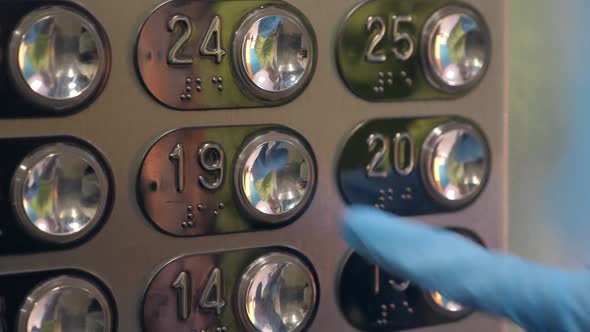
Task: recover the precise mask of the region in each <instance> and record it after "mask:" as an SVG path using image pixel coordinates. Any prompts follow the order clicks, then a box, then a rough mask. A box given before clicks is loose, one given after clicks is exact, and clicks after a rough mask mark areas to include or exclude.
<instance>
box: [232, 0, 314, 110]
mask: <svg viewBox="0 0 590 332" xmlns="http://www.w3.org/2000/svg"><path fill="white" fill-rule="evenodd" d="M234 53H235V56H236V57H237V59H235V60H236V65H237V66H238V68H237V71H238V72H239V73H240V74H241V78H242V80H243V85H244V86H245V87H246V88H247V90H248V91H249V92H250V94H252V95H254V96H255V97H258V98H261V99H266V100H270V101H274V100H280V99H288V98H290V97H292V96H295V94H297V93H298V92H300V91H301V89H302V88H304V87H305V85H306V84H307V80H308V78H309V76H310V73H311V71H312V63H313V57H314V56H315V50H314V43H313V35H312V32H311V28H309V27H308V25H307V24H306V23H304V22H303V20H302V19H301V18H300V17H299V16H298V15H296V14H295V13H293V12H291V11H287V10H285V9H283V8H278V7H272V6H270V7H264V8H260V9H257V10H255V11H253V12H252V13H250V14H249V16H247V18H246V19H245V20H244V22H243V23H242V25H241V26H240V28H239V29H238V31H237V33H236V38H235V40H234Z"/></svg>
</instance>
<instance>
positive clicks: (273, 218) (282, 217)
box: [233, 129, 317, 226]
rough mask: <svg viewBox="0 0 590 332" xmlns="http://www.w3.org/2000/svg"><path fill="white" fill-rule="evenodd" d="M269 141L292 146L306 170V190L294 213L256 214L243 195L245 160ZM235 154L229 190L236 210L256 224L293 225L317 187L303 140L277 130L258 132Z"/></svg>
mask: <svg viewBox="0 0 590 332" xmlns="http://www.w3.org/2000/svg"><path fill="white" fill-rule="evenodd" d="M269 141H284V142H288V143H290V144H292V145H293V146H294V147H295V148H296V149H297V150H299V152H300V153H301V155H302V156H303V158H304V159H305V162H306V163H307V165H308V167H309V182H308V187H309V189H307V190H306V192H305V194H304V195H303V197H302V198H301V201H300V202H299V203H298V204H297V206H296V207H295V208H294V209H292V210H290V211H288V212H285V213H281V214H266V213H262V212H260V211H258V209H256V208H255V207H254V206H252V204H251V203H250V201H249V200H248V198H247V197H246V193H245V192H244V188H243V186H242V182H243V178H244V172H243V171H244V167H245V164H246V162H247V160H248V158H249V157H250V155H251V154H252V153H253V152H254V151H256V149H258V147H259V146H260V145H262V144H264V143H266V142H269ZM239 151H240V153H239V155H238V156H237V157H236V158H235V163H234V166H233V190H234V196H235V198H236V200H237V202H238V203H239V204H237V205H238V207H239V209H240V210H241V211H243V212H244V213H245V214H246V216H247V217H249V218H250V219H253V220H255V221H257V222H261V223H265V224H270V225H275V226H281V225H282V224H284V223H288V222H290V221H293V220H294V219H296V218H297V217H299V216H300V215H301V214H302V213H303V212H304V211H305V210H306V209H307V207H308V206H309V204H310V203H311V201H312V200H313V197H314V195H315V190H316V187H317V165H316V160H315V156H314V154H313V151H312V149H311V147H310V145H309V144H308V143H307V142H306V141H305V140H303V138H301V137H298V136H295V133H291V132H285V131H282V130H277V129H271V130H263V131H258V132H255V133H253V134H252V135H251V136H250V137H249V138H247V139H246V143H245V144H243V145H242V148H241V149H240V150H239Z"/></svg>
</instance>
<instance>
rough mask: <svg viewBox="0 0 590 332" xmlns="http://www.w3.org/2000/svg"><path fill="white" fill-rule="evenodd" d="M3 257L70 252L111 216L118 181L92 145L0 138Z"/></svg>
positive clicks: (63, 139) (68, 139) (75, 141)
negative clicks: (1, 152) (19, 254)
mask: <svg viewBox="0 0 590 332" xmlns="http://www.w3.org/2000/svg"><path fill="white" fill-rule="evenodd" d="M0 149H2V151H3V152H4V159H3V163H2V165H1V166H0V191H1V192H2V196H3V197H7V198H8V199H6V200H2V201H0V216H1V219H0V239H1V241H0V254H4V253H23V252H32V251H47V250H54V249H67V248H71V247H72V246H75V245H79V244H81V243H82V242H83V241H85V240H87V239H88V238H89V237H91V236H93V235H94V234H96V232H98V230H99V229H100V228H101V227H102V225H103V224H104V223H105V221H106V219H107V218H108V216H109V214H110V209H111V206H112V200H113V196H114V195H113V191H114V185H113V183H114V182H113V178H112V174H111V170H110V168H109V165H108V164H107V162H106V161H105V159H104V158H103V157H102V155H101V153H100V152H99V151H98V150H97V149H96V148H95V147H93V146H92V145H90V144H89V143H87V142H84V141H82V140H79V139H75V138H72V137H39V138H5V139H0Z"/></svg>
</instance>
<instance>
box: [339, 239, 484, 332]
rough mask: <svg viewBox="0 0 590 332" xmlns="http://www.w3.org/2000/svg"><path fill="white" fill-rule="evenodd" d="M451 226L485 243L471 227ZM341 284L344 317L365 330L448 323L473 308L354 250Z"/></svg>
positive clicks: (343, 270)
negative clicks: (394, 272) (382, 267)
mask: <svg viewBox="0 0 590 332" xmlns="http://www.w3.org/2000/svg"><path fill="white" fill-rule="evenodd" d="M449 230H450V231H453V232H457V233H458V234H460V235H463V236H465V237H467V238H468V239H470V240H473V241H474V242H476V243H478V244H480V245H482V246H483V245H484V244H483V242H482V241H481V239H480V238H479V237H478V236H477V235H476V234H474V233H473V232H471V231H469V230H466V229H459V228H449ZM337 287H338V288H337V289H338V299H339V303H340V309H341V311H342V313H343V314H344V317H345V318H346V320H347V321H348V322H349V323H350V324H351V325H352V326H354V327H355V328H357V329H359V330H361V331H369V332H373V331H383V332H385V331H399V330H406V329H415V328H420V327H426V326H433V325H439V324H445V323H450V322H454V321H458V320H461V319H463V318H465V317H467V316H468V315H470V314H471V313H472V312H473V310H471V309H469V308H465V307H463V306H461V305H460V304H457V303H454V302H452V301H450V300H449V299H446V298H445V297H444V296H442V294H440V293H439V292H437V291H430V290H425V289H421V288H419V287H417V286H416V285H414V284H413V283H412V282H411V281H408V280H400V279H399V278H397V277H396V276H394V275H391V274H390V273H387V272H386V271H384V270H383V269H381V268H380V267H379V266H377V265H375V264H372V263H370V262H368V261H367V260H365V259H364V258H363V257H361V256H360V255H358V254H357V253H354V252H351V253H349V254H348V255H347V257H346V259H345V262H344V265H343V268H342V271H341V274H340V276H339V284H338V286H337Z"/></svg>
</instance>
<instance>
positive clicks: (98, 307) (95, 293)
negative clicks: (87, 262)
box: [18, 276, 111, 332]
mask: <svg viewBox="0 0 590 332" xmlns="http://www.w3.org/2000/svg"><path fill="white" fill-rule="evenodd" d="M40 331H51V332H54V331H60V332H80V331H86V332H110V331H111V310H110V307H109V305H108V302H107V300H106V298H105V296H104V295H103V294H102V292H101V291H99V290H98V288H97V287H95V286H94V285H93V284H91V283H90V282H88V281H85V280H83V279H79V278H75V277H66V276H64V277H58V278H55V279H52V280H49V281H47V282H45V283H44V284H42V285H40V286H39V287H37V288H36V289H35V290H33V291H32V292H31V293H30V294H29V295H28V296H27V297H26V301H25V303H24V304H23V306H22V308H21V310H20V314H19V321H18V332H40Z"/></svg>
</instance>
